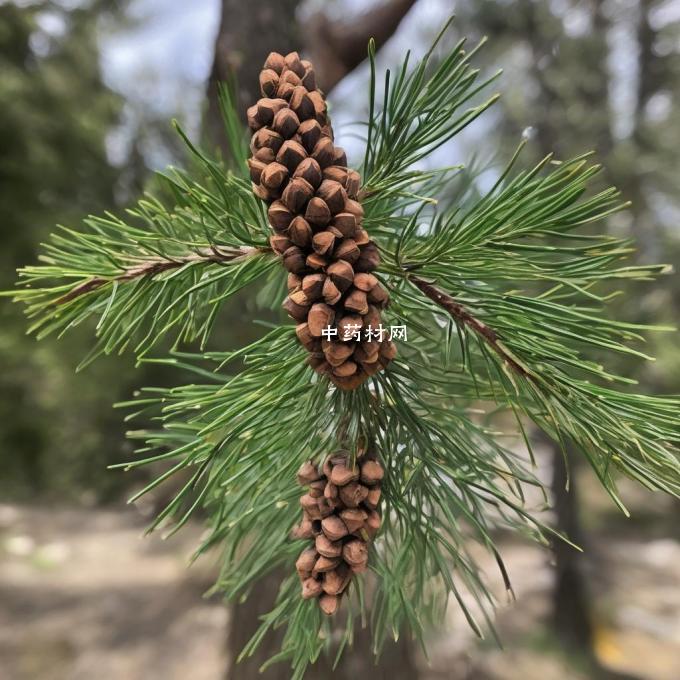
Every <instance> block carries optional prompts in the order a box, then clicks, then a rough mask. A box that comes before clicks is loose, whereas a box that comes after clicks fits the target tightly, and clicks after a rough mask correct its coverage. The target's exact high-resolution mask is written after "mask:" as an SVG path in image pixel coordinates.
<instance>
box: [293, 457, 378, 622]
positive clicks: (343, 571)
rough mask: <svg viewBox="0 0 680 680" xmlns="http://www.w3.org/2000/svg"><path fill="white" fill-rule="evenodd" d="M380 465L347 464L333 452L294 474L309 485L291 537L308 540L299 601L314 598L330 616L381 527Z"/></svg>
mask: <svg viewBox="0 0 680 680" xmlns="http://www.w3.org/2000/svg"><path fill="white" fill-rule="evenodd" d="M383 476H384V470H383V467H382V465H381V464H380V463H379V462H378V461H377V460H374V459H372V458H368V457H366V456H362V457H360V458H358V459H357V461H356V465H354V466H353V465H352V460H351V458H350V455H349V452H347V451H338V452H337V453H335V454H333V455H332V456H330V457H329V458H328V459H327V460H326V461H325V463H324V465H323V466H322V467H319V466H317V465H314V463H312V462H311V461H307V462H306V463H304V464H303V465H302V466H301V467H300V469H299V471H298V474H297V479H298V482H299V483H300V485H301V486H306V487H308V489H307V492H306V493H305V494H304V495H303V496H302V497H301V498H300V505H301V506H302V508H303V518H302V522H301V523H300V524H299V525H298V526H297V527H296V528H295V529H293V532H292V537H293V538H295V539H299V538H305V539H310V544H309V545H308V547H306V548H305V549H304V550H303V551H302V553H300V556H299V557H298V559H297V561H296V563H295V568H296V569H297V572H298V575H299V577H300V583H301V585H302V597H303V598H304V599H311V598H317V599H318V602H319V607H320V608H321V610H322V611H323V612H324V613H325V614H328V615H331V614H334V613H335V612H336V611H337V609H338V607H339V604H340V598H341V596H342V594H343V593H344V592H345V591H346V590H347V586H348V585H349V584H350V582H351V580H352V577H353V575H354V574H361V573H363V572H365V571H366V569H367V568H368V548H369V544H370V542H371V540H372V539H373V538H374V537H375V535H376V534H377V532H378V530H379V529H380V524H381V518H380V515H379V513H378V512H377V507H378V504H379V502H380V483H381V481H382V478H383Z"/></svg>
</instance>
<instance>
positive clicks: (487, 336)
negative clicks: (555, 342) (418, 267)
mask: <svg viewBox="0 0 680 680" xmlns="http://www.w3.org/2000/svg"><path fill="white" fill-rule="evenodd" d="M408 280H409V281H411V283H413V285H414V286H416V287H417V288H418V289H419V290H420V291H421V292H422V293H424V294H425V295H426V296H427V297H428V298H430V300H432V301H433V302H434V303H435V304H437V305H439V306H440V307H442V309H445V310H446V311H447V312H448V313H449V314H450V315H451V317H453V319H454V321H456V322H457V323H460V324H462V325H464V326H467V327H468V328H470V329H472V330H473V331H474V332H475V333H476V334H477V335H479V336H481V337H482V338H483V339H484V341H485V342H486V343H487V345H489V347H491V349H493V351H494V352H496V354H498V355H499V356H500V357H501V359H503V361H505V362H506V363H507V364H508V366H510V367H511V368H512V369H513V370H514V371H515V372H517V373H518V374H519V375H521V376H524V377H529V372H528V371H527V370H526V368H524V367H523V366H522V365H520V364H519V363H518V361H517V360H516V359H515V358H514V357H513V356H512V355H511V354H510V353H509V352H508V350H507V349H505V347H503V345H502V344H501V343H500V341H499V339H498V334H497V333H496V331H495V330H493V328H490V327H489V326H487V325H486V324H485V323H484V322H483V321H481V320H480V319H478V318H476V317H475V316H473V315H472V314H471V313H470V311H469V310H468V309H467V308H466V307H465V306H464V305H462V304H461V303H460V302H458V301H457V300H455V299H454V298H453V297H452V296H451V295H449V294H448V293H444V292H443V291H441V290H439V289H438V288H436V287H435V286H434V285H432V284H431V283H428V282H427V281H425V279H421V278H420V277H419V276H409V277H408Z"/></svg>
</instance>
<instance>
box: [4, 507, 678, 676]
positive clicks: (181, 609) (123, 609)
mask: <svg viewBox="0 0 680 680" xmlns="http://www.w3.org/2000/svg"><path fill="white" fill-rule="evenodd" d="M143 526H144V522H143V518H141V517H140V515H139V513H138V512H137V511H136V510H135V509H134V508H122V509H112V510H88V509H78V510H64V509H58V510H54V509H51V508H35V507H31V508H27V507H21V506H0V602H2V607H1V608H0V679H1V680H93V679H94V678H96V679H97V680H138V679H139V680H141V679H142V678H144V679H145V680H187V679H190V680H222V678H224V677H225V676H224V672H225V668H226V664H227V660H226V658H225V657H224V648H225V645H224V639H225V630H226V626H227V613H226V609H225V608H224V607H223V606H222V605H221V603H220V601H219V599H218V598H213V599H204V598H203V597H202V594H203V593H204V592H205V591H206V590H207V588H208V587H209V586H210V585H211V582H212V577H213V576H212V573H211V565H209V564H207V563H199V564H198V565H194V566H193V567H192V568H191V569H187V568H186V564H187V556H188V555H189V554H190V553H191V547H192V546H193V545H194V544H195V542H196V541H197V539H198V537H199V534H200V528H199V527H198V526H196V525H194V526H189V527H187V528H186V529H185V530H183V531H182V532H180V535H179V536H176V537H173V538H172V539H170V540H169V541H166V542H164V541H161V540H160V538H159V537H157V536H152V537H148V538H142V536H141V534H142V531H143ZM601 540H602V541H605V544H604V545H603V544H602V543H598V551H599V550H601V551H604V552H606V553H607V554H608V555H610V556H612V557H611V564H612V565H614V566H613V567H612V568H611V569H610V571H609V573H608V574H607V575H606V578H607V581H608V583H609V587H608V592H606V593H604V594H602V593H600V594H599V595H600V596H602V597H603V600H604V602H605V604H606V607H607V608H608V610H609V611H607V612H606V615H607V616H606V618H607V620H608V622H609V623H608V624H607V625H606V626H605V625H604V624H601V625H599V626H598V655H599V657H600V659H601V661H603V662H604V663H606V664H607V665H608V666H609V667H611V668H612V669H616V670H618V671H621V672H625V673H627V674H630V675H632V676H634V677H637V678H640V679H643V680H677V678H679V677H680V588H678V584H680V543H678V541H676V540H672V539H668V538H662V539H650V540H648V541H642V540H640V539H639V538H637V539H633V538H628V537H626V536H625V535H624V536H611V537H610V538H607V537H604V536H603V537H601ZM502 552H503V556H504V559H505V560H506V563H507V565H508V568H509V571H510V574H511V577H512V580H513V585H514V588H515V591H516V594H517V599H518V601H517V603H516V604H515V605H510V606H507V607H503V608H502V609H501V611H500V613H499V631H500V633H501V637H502V638H503V641H504V644H505V645H506V651H505V652H504V653H503V652H500V651H499V650H497V649H496V648H495V647H494V646H493V643H491V642H488V643H483V644H481V645H480V644H478V643H476V642H475V641H474V640H473V639H472V637H471V635H470V633H469V630H468V628H467V627H466V625H465V623H464V621H463V620H462V619H461V618H460V617H459V616H458V615H457V613H456V612H457V609H456V608H455V607H452V609H451V616H452V620H451V629H450V631H449V632H448V633H446V634H444V635H441V636H440V637H438V638H437V639H436V640H434V641H433V643H432V647H431V652H432V659H431V666H430V668H429V671H427V672H426V673H425V674H424V677H425V678H426V680H439V679H443V678H451V679H455V680H463V679H468V680H472V679H474V680H482V679H485V680H515V679H517V678H523V679H525V680H565V679H568V680H572V679H573V680H589V678H588V676H587V675H583V674H580V673H579V672H578V670H575V669H574V667H573V665H567V663H566V661H565V660H564V659H562V658H561V656H560V654H559V651H557V653H555V652H556V649H557V647H558V645H557V644H556V643H555V641H551V640H550V639H549V638H548V637H547V635H546V633H545V632H544V631H543V629H542V628H541V627H540V626H538V627H537V625H536V622H537V621H540V620H541V619H542V618H543V617H545V615H546V613H547V610H548V597H549V592H550V584H551V578H552V572H551V569H550V565H549V562H548V554H547V553H546V552H544V551H542V550H540V549H538V548H535V547H532V546H527V545H525V544H521V543H516V542H512V543H507V544H505V545H504V546H503V551H502ZM485 567H486V568H488V571H489V572H490V573H491V572H492V570H493V566H492V565H491V564H488V565H485ZM595 582H596V583H597V577H596V578H595ZM281 673H282V674H281V678H285V677H286V674H285V670H284V669H283V668H282V669H281ZM229 677H230V678H232V679H233V680H237V679H238V672H237V671H236V672H232V673H231V674H230V676H229Z"/></svg>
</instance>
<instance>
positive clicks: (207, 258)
mask: <svg viewBox="0 0 680 680" xmlns="http://www.w3.org/2000/svg"><path fill="white" fill-rule="evenodd" d="M259 252H261V249H260V248H251V247H241V248H220V247H218V246H211V247H210V248H199V249H198V250H197V251H196V252H193V253H190V254H188V255H184V256H181V257H173V258H167V259H165V258H154V259H150V260H145V261H143V262H140V263H138V264H136V265H134V266H131V267H128V268H127V269H125V270H124V271H123V273H122V274H119V275H118V276H115V277H113V278H106V277H103V276H97V277H94V278H92V279H90V280H88V281H85V282H83V283H80V284H78V285H77V286H75V287H74V288H73V289H72V290H70V291H69V292H68V293H66V295H63V296H62V297H60V298H59V299H58V300H56V301H55V303H54V304H55V305H63V304H65V303H66V302H70V301H71V300H74V299H75V298H78V297H80V296H82V295H87V293H91V292H92V291H94V290H97V289H98V288H101V287H102V286H105V285H106V284H107V283H111V282H113V281H117V282H119V283H127V282H128V281H134V280H135V279H140V278H145V277H152V276H156V275H158V274H162V273H163V272H166V271H170V270H172V269H179V268H180V267H183V266H184V265H187V264H194V263H197V262H212V263H218V264H225V263H228V262H234V261H235V260H238V259H241V258H244V257H249V256H250V255H254V254H256V253H259Z"/></svg>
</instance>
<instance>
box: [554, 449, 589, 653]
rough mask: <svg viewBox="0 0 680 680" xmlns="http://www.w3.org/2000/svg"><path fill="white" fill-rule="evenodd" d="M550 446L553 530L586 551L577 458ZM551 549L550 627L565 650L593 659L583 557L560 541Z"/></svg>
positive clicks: (570, 453)
mask: <svg viewBox="0 0 680 680" xmlns="http://www.w3.org/2000/svg"><path fill="white" fill-rule="evenodd" d="M550 447H551V449H552V465H553V477H552V484H551V491H552V497H553V508H554V511H555V516H556V519H557V521H556V522H555V525H556V528H557V529H558V530H559V531H561V532H562V533H564V534H565V535H566V536H568V537H569V540H570V541H572V543H575V544H576V545H578V546H579V547H580V548H584V549H585V546H584V545H583V544H584V541H585V536H584V532H583V529H582V526H581V520H580V517H579V494H578V485H577V483H576V475H577V471H578V467H579V464H578V461H579V458H578V457H577V456H575V455H573V453H572V452H571V451H568V452H567V454H566V456H564V455H563V453H562V451H561V450H560V447H559V445H558V444H556V443H555V442H552V441H551V442H550ZM552 550H553V556H554V558H555V585H554V588H553V601H552V613H551V623H552V627H553V629H554V631H555V633H556V634H557V636H558V638H559V640H560V642H561V643H562V644H563V645H564V647H565V648H566V650H567V651H569V650H576V651H578V652H581V653H583V654H585V655H586V656H587V657H591V660H592V659H593V658H594V652H593V647H594V645H593V624H592V619H591V607H590V596H589V594H588V583H587V579H586V577H585V575H584V573H583V571H584V567H585V560H584V555H583V553H579V552H578V551H577V550H575V549H574V548H573V547H572V546H570V545H569V544H567V543H565V542H564V541H560V540H556V541H554V542H553V547H552Z"/></svg>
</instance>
